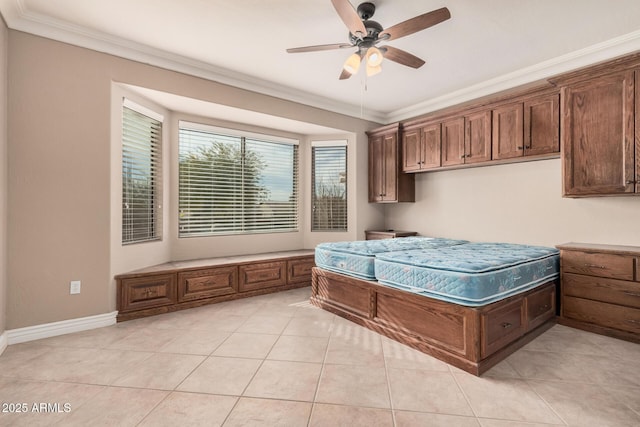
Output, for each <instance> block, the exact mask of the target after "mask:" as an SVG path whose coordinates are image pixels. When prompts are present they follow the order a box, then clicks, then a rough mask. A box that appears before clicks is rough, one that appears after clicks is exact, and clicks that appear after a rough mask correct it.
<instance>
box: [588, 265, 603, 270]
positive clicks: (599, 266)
mask: <svg viewBox="0 0 640 427" xmlns="http://www.w3.org/2000/svg"><path fill="white" fill-rule="evenodd" d="M584 266H585V267H589V268H600V269H602V270H606V269H607V267H605V266H604V265H595V264H585V265H584Z"/></svg>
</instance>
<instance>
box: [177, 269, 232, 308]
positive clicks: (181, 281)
mask: <svg viewBox="0 0 640 427" xmlns="http://www.w3.org/2000/svg"><path fill="white" fill-rule="evenodd" d="M236 292H238V267H236V266H231V267H217V268H207V269H203V270H195V271H187V272H184V273H179V274H178V301H180V302H182V301H193V300H198V299H202V298H211V297H217V296H221V295H230V294H235V293H236Z"/></svg>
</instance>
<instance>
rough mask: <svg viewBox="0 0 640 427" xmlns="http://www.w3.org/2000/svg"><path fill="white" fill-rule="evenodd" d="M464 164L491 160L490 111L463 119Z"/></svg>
mask: <svg viewBox="0 0 640 427" xmlns="http://www.w3.org/2000/svg"><path fill="white" fill-rule="evenodd" d="M464 122H465V138H464V145H465V148H466V151H465V153H464V162H465V163H480V162H486V161H488V160H491V111H481V112H479V113H475V114H471V115H469V116H466V117H465V120H464Z"/></svg>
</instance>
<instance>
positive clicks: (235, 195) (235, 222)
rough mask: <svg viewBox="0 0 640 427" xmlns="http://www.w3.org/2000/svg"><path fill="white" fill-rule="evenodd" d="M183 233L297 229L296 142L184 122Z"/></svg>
mask: <svg viewBox="0 0 640 427" xmlns="http://www.w3.org/2000/svg"><path fill="white" fill-rule="evenodd" d="M178 152H179V201H178V204H179V221H178V223H179V236H180V237H192V236H208V235H216V234H238V233H244V234H252V233H267V232H285V231H297V230H298V145H297V141H294V140H285V139H284V138H276V137H270V136H266V135H257V134H250V133H246V132H238V131H234V130H230V129H221V128H213V127H210V126H205V125H199V124H195V123H187V122H181V123H180V132H179V149H178Z"/></svg>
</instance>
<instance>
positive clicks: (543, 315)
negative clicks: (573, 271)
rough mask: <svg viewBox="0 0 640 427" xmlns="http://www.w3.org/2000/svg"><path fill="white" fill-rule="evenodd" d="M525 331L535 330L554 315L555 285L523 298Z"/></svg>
mask: <svg viewBox="0 0 640 427" xmlns="http://www.w3.org/2000/svg"><path fill="white" fill-rule="evenodd" d="M525 304H526V313H527V331H530V330H532V329H535V328H537V327H538V326H540V325H541V324H543V323H544V322H546V321H547V320H549V319H550V318H552V317H553V316H555V314H556V287H555V283H554V284H553V285H551V286H546V287H545V288H544V289H541V290H539V291H535V292H533V293H532V294H529V295H528V296H527V297H526V298H525Z"/></svg>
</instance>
